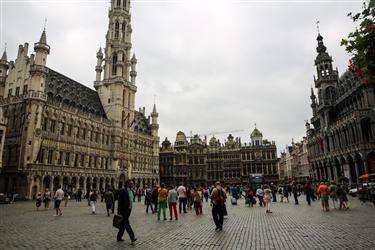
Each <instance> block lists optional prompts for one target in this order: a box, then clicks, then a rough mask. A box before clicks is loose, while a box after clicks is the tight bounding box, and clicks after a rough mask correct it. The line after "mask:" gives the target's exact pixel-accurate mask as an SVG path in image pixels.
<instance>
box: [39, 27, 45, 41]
mask: <svg viewBox="0 0 375 250" xmlns="http://www.w3.org/2000/svg"><path fill="white" fill-rule="evenodd" d="M39 43H42V44H47V35H46V29H44V30H43V32H42V35H41V36H40V39H39Z"/></svg>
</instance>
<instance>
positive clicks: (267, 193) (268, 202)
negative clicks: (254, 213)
mask: <svg viewBox="0 0 375 250" xmlns="http://www.w3.org/2000/svg"><path fill="white" fill-rule="evenodd" d="M271 199H272V191H271V189H270V187H269V186H268V185H265V187H264V198H263V200H264V203H265V207H266V213H272V212H271Z"/></svg>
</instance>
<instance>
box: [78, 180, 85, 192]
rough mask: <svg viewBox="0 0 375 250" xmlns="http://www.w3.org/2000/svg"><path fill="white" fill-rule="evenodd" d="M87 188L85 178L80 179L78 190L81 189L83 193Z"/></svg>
mask: <svg viewBox="0 0 375 250" xmlns="http://www.w3.org/2000/svg"><path fill="white" fill-rule="evenodd" d="M84 186H85V178H83V177H82V176H81V177H80V178H79V181H78V188H79V189H81V191H82V192H83V188H84Z"/></svg>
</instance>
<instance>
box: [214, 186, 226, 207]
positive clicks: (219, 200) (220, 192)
mask: <svg viewBox="0 0 375 250" xmlns="http://www.w3.org/2000/svg"><path fill="white" fill-rule="evenodd" d="M224 202H225V193H224V191H223V190H218V194H217V197H216V200H215V203H216V205H223V204H224Z"/></svg>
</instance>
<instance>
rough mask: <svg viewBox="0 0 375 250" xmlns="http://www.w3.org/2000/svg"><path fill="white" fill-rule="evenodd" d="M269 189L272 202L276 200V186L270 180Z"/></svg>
mask: <svg viewBox="0 0 375 250" xmlns="http://www.w3.org/2000/svg"><path fill="white" fill-rule="evenodd" d="M270 189H271V191H272V202H277V199H276V196H277V187H276V185H275V184H273V183H272V182H271V186H270Z"/></svg>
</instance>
